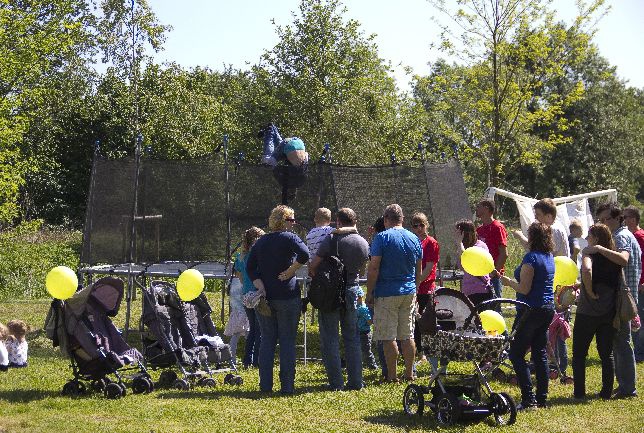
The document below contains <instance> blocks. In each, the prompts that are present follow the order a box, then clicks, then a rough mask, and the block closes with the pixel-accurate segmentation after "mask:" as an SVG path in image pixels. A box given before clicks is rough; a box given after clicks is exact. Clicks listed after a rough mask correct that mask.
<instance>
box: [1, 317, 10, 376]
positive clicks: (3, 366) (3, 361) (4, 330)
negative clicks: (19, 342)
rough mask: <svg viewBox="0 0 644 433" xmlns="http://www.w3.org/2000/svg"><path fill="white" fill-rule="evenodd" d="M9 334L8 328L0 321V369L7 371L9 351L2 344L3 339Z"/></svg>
mask: <svg viewBox="0 0 644 433" xmlns="http://www.w3.org/2000/svg"><path fill="white" fill-rule="evenodd" d="M8 335H9V329H7V327H6V326H5V325H3V324H2V323H0V371H7V369H8V368H9V353H8V352H7V347H6V346H5V345H4V340H5V338H7V336H8Z"/></svg>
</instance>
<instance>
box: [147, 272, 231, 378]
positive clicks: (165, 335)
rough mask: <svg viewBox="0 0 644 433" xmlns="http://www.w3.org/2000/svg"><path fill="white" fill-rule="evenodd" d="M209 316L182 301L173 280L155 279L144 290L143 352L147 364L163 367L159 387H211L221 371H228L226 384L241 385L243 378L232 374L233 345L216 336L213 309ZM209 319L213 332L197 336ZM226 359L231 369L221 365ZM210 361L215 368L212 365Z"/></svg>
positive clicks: (152, 366) (158, 367) (191, 304)
mask: <svg viewBox="0 0 644 433" xmlns="http://www.w3.org/2000/svg"><path fill="white" fill-rule="evenodd" d="M201 296H204V295H203V294H202V295H201ZM204 298H205V296H204ZM206 305H207V301H206ZM207 315H208V317H207V318H204V317H203V316H202V315H201V313H200V312H199V309H198V307H195V304H194V301H192V302H183V301H182V300H181V299H180V298H179V296H178V294H177V292H176V289H175V287H174V285H172V284H170V283H167V282H164V281H153V282H152V283H151V285H150V287H149V288H144V289H143V311H142V315H141V321H140V330H141V340H142V345H143V354H144V357H145V362H146V365H147V366H149V367H150V368H152V369H155V370H156V369H161V370H163V371H162V372H161V375H160V377H159V385H160V386H170V387H173V388H176V389H179V390H189V389H190V388H191V387H194V386H195V385H197V386H205V387H211V388H212V387H215V386H216V384H217V382H216V380H215V378H214V377H213V376H214V374H215V373H222V372H227V373H228V374H229V376H228V375H227V376H226V378H225V379H224V383H233V382H234V383H237V382H239V383H240V384H241V378H239V379H235V378H237V377H239V376H236V375H234V374H233V373H232V372H233V371H234V372H236V370H235V369H234V365H232V362H231V359H232V358H231V356H230V348H229V347H228V345H225V344H224V343H223V341H222V340H221V338H219V336H218V335H216V332H215V331H214V324H212V320H211V319H210V312H208V314H207ZM207 322H209V323H210V324H211V325H212V329H211V332H210V334H208V335H206V334H204V335H203V336H202V337H201V338H199V339H197V336H199V335H200V334H199V326H200V323H201V326H202V329H203V328H205V327H206V326H207V325H205V324H206V323H207ZM225 362H228V363H229V364H230V367H229V368H222V364H223V363H225ZM211 363H212V364H213V365H215V369H212V368H211V367H210V365H211ZM177 372H178V373H177ZM179 375H181V377H179ZM233 379H235V380H234V381H233Z"/></svg>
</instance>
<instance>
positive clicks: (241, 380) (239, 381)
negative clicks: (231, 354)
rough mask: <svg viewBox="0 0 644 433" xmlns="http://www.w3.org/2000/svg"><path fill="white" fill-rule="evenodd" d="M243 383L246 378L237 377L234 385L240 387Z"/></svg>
mask: <svg viewBox="0 0 644 433" xmlns="http://www.w3.org/2000/svg"><path fill="white" fill-rule="evenodd" d="M243 383H244V378H243V377H241V376H235V378H234V379H233V385H237V386H240V385H242V384H243Z"/></svg>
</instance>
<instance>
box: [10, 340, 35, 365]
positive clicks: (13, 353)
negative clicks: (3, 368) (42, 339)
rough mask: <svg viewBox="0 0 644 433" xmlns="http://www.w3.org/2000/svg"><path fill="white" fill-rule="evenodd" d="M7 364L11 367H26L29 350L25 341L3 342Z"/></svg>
mask: <svg viewBox="0 0 644 433" xmlns="http://www.w3.org/2000/svg"><path fill="white" fill-rule="evenodd" d="M4 344H5V346H7V352H8V354H9V362H10V363H11V364H13V365H27V351H28V350H29V348H28V345H27V340H24V341H18V340H5V342H4Z"/></svg>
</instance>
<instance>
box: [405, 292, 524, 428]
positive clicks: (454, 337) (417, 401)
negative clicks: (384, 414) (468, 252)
mask: <svg viewBox="0 0 644 433" xmlns="http://www.w3.org/2000/svg"><path fill="white" fill-rule="evenodd" d="M493 303H512V304H515V305H522V306H525V307H527V304H524V303H523V302H520V301H516V300H513V299H501V298H499V299H492V300H489V301H485V302H481V303H480V304H478V305H477V306H476V307H474V305H473V304H472V303H471V302H470V300H469V299H468V298H467V297H466V296H465V295H463V294H462V293H461V292H459V291H456V290H453V289H449V288H440V289H437V290H436V292H435V294H434V312H435V317H436V324H437V326H436V329H435V332H431V333H429V334H423V335H422V342H423V350H424V351H425V354H426V355H427V356H428V357H434V358H438V359H440V360H442V361H443V362H442V364H443V366H441V367H440V368H438V367H436V366H435V365H433V364H432V365H431V371H432V374H431V376H430V379H429V384H428V385H419V384H416V383H412V384H410V385H408V386H407V388H406V389H405V392H404V394H403V409H404V411H405V413H407V414H408V415H422V414H423V412H424V409H425V407H428V408H430V409H432V410H433V411H434V413H435V414H436V419H437V421H438V423H439V424H442V425H451V424H454V423H455V422H457V421H459V420H470V421H475V420H482V419H483V418H486V417H488V416H490V415H493V416H494V419H495V421H496V423H497V424H499V425H503V424H513V423H514V422H515V421H516V414H517V410H516V405H515V402H514V400H513V399H512V397H511V396H510V395H508V394H507V393H504V392H501V393H496V392H494V391H493V390H492V388H491V387H490V384H489V383H488V377H487V375H488V374H491V372H492V371H493V370H494V369H493V368H492V369H490V370H489V371H488V373H484V372H483V371H482V370H481V367H480V364H483V363H491V364H492V365H494V364H498V363H500V362H501V361H502V358H503V353H504V351H506V350H507V348H508V347H509V344H510V341H511V339H512V337H513V335H514V332H511V333H509V334H504V335H498V336H487V335H485V332H484V331H483V330H482V326H481V321H480V318H479V316H478V313H479V311H482V310H484V309H486V308H488V307H489V305H490V304H493ZM427 308H431V305H428V306H427ZM528 308H529V307H528ZM446 361H463V362H465V361H470V362H472V364H473V365H474V373H473V374H456V373H447V362H446ZM427 394H430V395H431V398H429V399H428V401H426V399H425V395H427Z"/></svg>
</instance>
